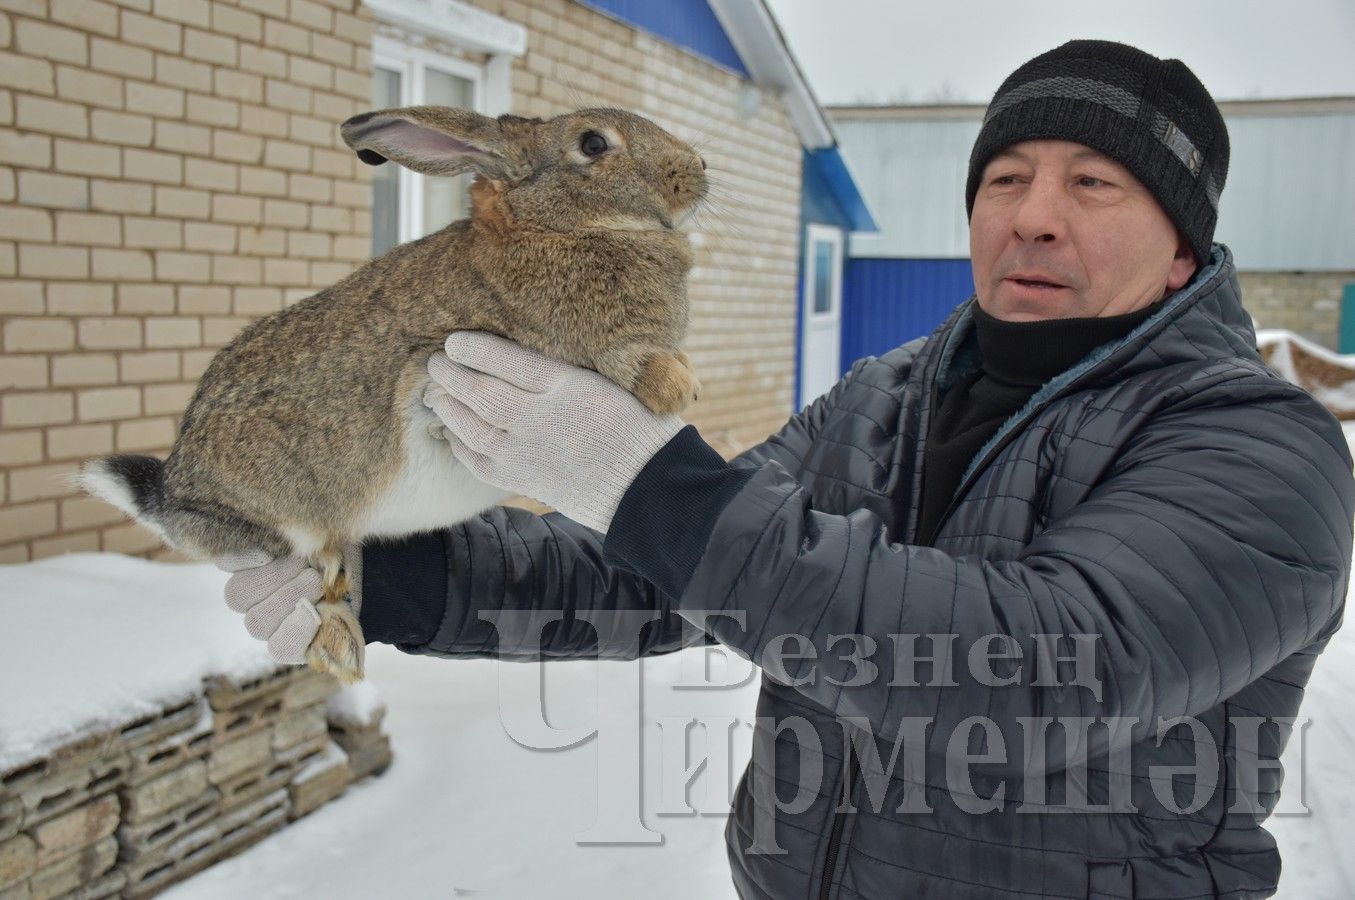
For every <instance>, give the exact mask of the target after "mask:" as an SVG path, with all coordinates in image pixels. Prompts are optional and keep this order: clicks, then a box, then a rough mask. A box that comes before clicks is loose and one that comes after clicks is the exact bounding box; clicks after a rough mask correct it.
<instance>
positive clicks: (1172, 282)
mask: <svg viewBox="0 0 1355 900" xmlns="http://www.w3.org/2000/svg"><path fill="white" fill-rule="evenodd" d="M1199 267H1200V264H1199V263H1198V262H1197V261H1196V260H1195V251H1194V250H1192V249H1191V247H1190V242H1189V241H1187V240H1186V239H1185V238H1184V237H1182V236H1181V235H1180V233H1179V232H1178V233H1177V236H1176V255H1175V256H1173V257H1172V265H1171V268H1170V269H1168V270H1167V293H1168V294H1171V293H1174V292H1175V291H1179V290H1181V288H1183V287H1185V284H1186V282H1187V281H1190V277H1191V276H1192V275H1194V274H1195V270H1196V269H1198V268H1199Z"/></svg>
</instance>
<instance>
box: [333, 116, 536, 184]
mask: <svg viewBox="0 0 1355 900" xmlns="http://www.w3.org/2000/svg"><path fill="white" fill-rule="evenodd" d="M339 133H340V134H341V135H342V136H343V139H344V142H345V143H347V144H348V146H349V147H352V148H353V150H354V152H356V153H357V155H358V159H360V160H362V161H363V162H365V163H367V164H368V165H371V166H379V165H381V164H382V163H383V162H385V161H386V160H388V159H393V160H395V161H396V162H398V163H400V164H401V165H402V166H405V167H406V168H409V169H413V170H414V171H415V172H422V173H423V174H425V175H458V174H460V173H462V172H465V171H467V170H474V171H476V172H480V173H482V174H485V175H489V176H491V177H494V178H512V177H514V176H515V175H517V174H518V173H519V171H520V170H521V169H522V168H523V167H524V163H522V162H521V159H520V157H521V155H522V154H520V153H515V152H514V150H515V149H516V145H515V144H514V143H513V142H512V141H511V140H508V139H507V138H506V136H505V135H504V134H503V131H502V129H501V128H500V127H499V123H498V122H497V121H496V120H494V119H491V118H489V117H488V116H482V115H480V114H479V113H477V112H472V111H471V110H468V109H455V108H452V107H448V106H405V107H400V108H397V109H380V110H375V111H373V112H368V113H363V114H362V115H358V116H354V117H353V118H351V119H349V120H348V121H347V122H344V123H343V124H342V125H341V126H339Z"/></svg>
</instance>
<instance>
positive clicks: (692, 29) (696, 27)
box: [579, 0, 750, 77]
mask: <svg viewBox="0 0 1355 900" xmlns="http://www.w3.org/2000/svg"><path fill="white" fill-rule="evenodd" d="M579 2H580V3H582V4H583V5H584V6H591V7H592V8H593V9H596V10H597V11H598V12H601V13H604V14H606V15H608V16H611V17H612V18H613V19H620V20H621V21H622V22H625V23H626V24H628V25H633V26H635V27H636V28H639V29H642V30H644V31H648V32H649V33H650V34H652V35H654V36H656V37H660V38H662V39H664V40H665V41H668V42H669V43H672V44H677V45H678V46H679V47H682V48H684V49H686V50H690V51H691V52H692V53H695V54H696V55H697V56H701V57H704V58H706V59H708V60H710V61H711V62H713V63H715V64H717V65H720V66H723V67H724V68H726V69H731V70H733V71H734V72H737V73H738V74H740V75H743V76H744V77H750V76H749V74H748V69H747V68H746V67H745V66H744V64H743V60H742V59H740V58H739V54H738V51H737V50H735V49H734V45H733V44H731V43H730V42H729V36H728V35H726V34H725V30H724V28H723V27H721V25H720V21H719V20H718V19H716V18H715V13H714V12H712V11H711V8H710V4H709V3H707V2H706V0H664V2H661V3H656V2H654V0H579Z"/></svg>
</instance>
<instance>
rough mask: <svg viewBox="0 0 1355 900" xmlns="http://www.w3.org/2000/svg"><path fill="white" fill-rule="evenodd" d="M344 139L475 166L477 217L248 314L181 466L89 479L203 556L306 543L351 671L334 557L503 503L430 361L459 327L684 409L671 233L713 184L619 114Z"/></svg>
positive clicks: (331, 656) (330, 657)
mask: <svg viewBox="0 0 1355 900" xmlns="http://www.w3.org/2000/svg"><path fill="white" fill-rule="evenodd" d="M341 134H342V136H343V138H344V140H345V141H346V142H347V143H348V145H349V146H350V147H351V148H352V149H353V150H354V151H355V152H357V154H358V156H359V158H361V159H362V160H363V161H364V162H367V163H370V164H373V165H379V164H381V163H383V162H385V161H387V160H394V161H396V162H398V163H400V164H402V165H405V166H407V167H409V168H411V169H414V170H415V171H419V172H422V173H424V174H426V175H432V176H450V175H455V174H458V173H460V172H463V171H468V170H469V171H473V172H475V173H476V176H477V177H476V179H475V181H474V183H473V185H472V187H471V205H472V213H471V216H470V218H468V219H462V220H460V221H457V222H453V223H452V224H451V225H449V226H447V227H446V228H444V229H442V230H440V231H438V232H435V233H433V234H430V235H428V236H426V237H424V238H421V239H419V240H415V241H411V242H409V243H407V244H403V245H401V246H399V247H396V248H395V249H393V250H391V251H390V252H389V253H386V254H385V255H383V256H381V257H379V258H377V259H373V260H371V261H370V262H368V263H367V264H366V265H364V266H362V267H361V268H359V269H358V270H356V271H355V272H353V273H352V274H351V275H349V276H348V277H347V278H344V279H343V280H342V281H340V282H338V283H337V284H335V285H333V286H331V287H329V288H326V289H324V290H322V291H320V292H319V293H317V294H315V295H314V296H312V297H309V298H307V299H305V300H302V301H301V302H299V303H297V304H295V305H293V306H290V307H288V308H286V309H283V310H281V311H280V312H277V313H273V314H272V315H269V316H266V317H264V318H261V319H259V320H257V321H255V322H254V323H252V324H251V325H250V326H249V327H247V328H245V329H244V330H243V331H242V332H241V333H240V334H239V335H238V336H237V337H236V338H235V339H234V340H233V341H232V342H231V343H230V344H229V345H228V346H226V347H225V348H223V349H222V350H221V351H220V352H218V353H217V354H216V356H215V357H213V359H212V361H211V363H210V364H209V365H208V367H207V370H206V372H205V373H204V374H203V376H202V378H201V379H200V381H199V383H198V387H197V390H196V392H195V394H194V396H193V398H192V400H191V401H190V403H189V405H188V408H187V409H186V410H185V412H184V415H183V420H182V423H181V425H180V429H179V434H178V437H177V439H176V441H175V443H174V446H173V448H172V450H171V451H170V454H169V457H168V459H166V460H164V461H163V462H162V461H160V460H158V459H154V458H151V457H146V456H127V455H121V456H112V457H105V458H102V459H97V460H94V461H91V462H88V463H86V464H85V465H84V466H83V467H82V468H81V471H80V473H79V476H78V480H79V483H80V485H81V487H83V488H84V489H85V490H86V491H88V492H89V493H92V494H94V495H96V496H99V497H102V498H103V499H105V500H107V501H109V502H111V503H113V504H114V505H116V506H118V507H119V508H121V509H122V510H123V511H124V512H126V513H127V514H128V515H130V516H131V517H133V518H134V519H136V520H137V521H139V522H141V523H142V524H144V525H146V526H148V527H149V528H151V529H152V530H154V531H155V532H156V533H157V534H159V535H160V536H161V538H162V539H163V540H164V541H165V542H166V543H167V544H169V545H170V546H173V547H175V548H178V549H180V550H182V551H184V552H185V553H187V554H189V555H191V556H194V557H198V558H212V557H217V556H222V555H226V554H233V553H239V552H242V551H245V550H249V549H253V548H258V549H262V550H264V551H266V552H268V553H269V554H271V555H274V556H278V555H287V554H298V555H302V556H306V557H307V558H308V559H309V560H310V562H311V564H312V565H314V566H315V567H316V568H318V569H319V570H320V572H321V574H322V575H323V577H324V582H325V597H324V598H323V600H322V602H321V603H319V604H318V605H317V608H318V610H319V612H320V615H321V626H320V631H319V633H318V634H317V635H316V638H315V640H314V641H313V642H312V645H311V647H310V649H309V650H308V651H307V661H308V663H310V664H311V665H312V666H314V667H315V668H318V669H321V670H323V671H328V672H330V673H332V674H334V675H336V676H337V677H339V678H340V679H341V680H343V681H345V682H348V681H354V680H357V679H359V678H361V674H362V657H363V648H364V644H365V642H364V641H363V639H362V636H361V630H360V628H359V626H358V623H357V621H356V619H354V617H353V616H352V614H351V613H350V612H349V610H348V606H347V604H345V603H342V602H340V601H341V600H342V599H343V597H344V595H345V593H346V591H347V584H346V575H345V573H344V572H343V570H342V548H343V547H344V546H346V545H349V544H352V543H355V542H360V541H362V540H363V539H366V538H373V537H388V538H389V537H398V536H402V535H408V534H412V533H416V532H420V531H427V530H431V529H436V528H442V527H447V526H450V525H453V524H456V523H457V522H461V521H464V520H465V519H468V518H470V517H472V516H474V515H475V514H477V513H479V512H481V511H483V510H484V509H487V508H488V507H490V506H491V505H493V504H494V503H495V502H497V501H499V500H501V499H503V498H504V497H505V496H507V494H506V492H504V491H502V490H499V489H497V488H494V487H492V486H490V485H487V484H485V483H483V482H480V481H478V480H477V479H476V478H474V477H473V476H472V475H471V474H470V472H469V471H468V470H467V469H466V468H465V467H463V466H461V465H460V464H459V463H458V462H457V460H456V458H455V457H454V456H453V455H452V453H451V450H450V447H449V445H448V444H447V443H446V442H445V441H444V440H442V439H441V438H440V437H435V436H434V431H435V426H437V425H440V423H439V422H437V421H436V417H435V416H434V415H433V413H432V412H431V411H430V410H428V409H427V408H426V407H425V406H424V405H423V402H422V397H423V392H424V389H425V388H426V387H427V386H428V384H429V378H428V374H427V370H426V366H427V362H428V359H429V357H430V356H431V355H432V354H434V353H436V352H437V351H439V350H440V349H441V347H442V344H443V342H444V341H445V339H446V337H447V335H448V333H449V332H452V331H456V330H462V329H472V330H482V331H489V332H494V333H496V334H499V335H502V336H504V337H507V338H509V339H511V340H514V341H517V342H519V343H521V344H522V345H524V346H526V347H529V348H532V349H534V350H537V351H539V352H541V353H545V354H547V355H550V356H553V357H556V358H558V359H561V360H563V361H565V362H568V363H572V364H574V365H579V366H585V367H588V368H591V369H595V370H596V371H598V372H599V373H601V374H603V375H605V376H606V377H608V378H610V379H611V380H613V381H615V382H616V383H617V384H619V385H621V386H622V387H624V388H626V389H627V390H630V391H631V392H633V393H634V394H635V395H636V396H637V397H638V398H639V399H640V400H642V401H643V402H644V403H645V404H646V405H647V406H648V407H649V408H650V409H652V410H653V411H655V412H679V411H681V410H682V409H683V408H684V407H685V406H686V405H687V404H688V403H689V402H690V401H691V400H693V399H695V396H696V394H697V392H698V390H699V385H698V382H697V380H696V378H695V376H694V374H693V373H692V370H691V367H690V365H689V363H688V360H687V357H686V355H685V354H684V353H682V352H681V351H680V350H679V349H678V346H679V344H680V342H681V341H682V339H683V337H684V335H685V333H686V328H687V314H688V311H687V294H686V275H687V272H688V270H689V269H690V267H691V261H692V260H691V251H690V247H689V244H688V240H687V236H686V234H685V233H683V232H681V231H679V230H677V227H676V226H677V225H678V224H679V223H680V222H681V220H682V219H683V218H684V217H685V216H686V215H687V214H688V213H690V212H691V211H692V210H693V209H694V208H695V207H696V205H697V204H699V202H700V201H701V200H702V199H703V198H704V196H705V193H706V179H705V174H704V169H705V162H704V160H702V159H701V157H700V156H699V155H698V154H697V153H696V152H695V151H694V150H693V149H692V148H691V147H689V146H688V145H686V144H685V143H683V142H682V141H680V140H678V139H677V138H675V137H673V136H672V135H671V134H669V133H668V132H666V131H664V130H663V129H662V128H660V127H659V126H658V125H656V124H654V123H653V122H651V121H649V120H647V119H645V118H643V117H641V116H638V115H634V114H632V113H629V112H625V111H623V110H617V109H585V110H580V111H578V112H574V113H568V114H565V115H561V116H556V117H555V118H552V119H548V120H541V119H527V118H522V117H518V116H512V115H504V116H500V117H498V118H497V119H494V118H489V117H486V116H482V115H479V114H477V113H474V112H471V111H469V110H464V109H453V108H449V107H432V106H415V107H403V108H396V109H387V110H378V111H374V112H370V113H365V114H363V115H359V116H355V117H353V118H352V119H349V120H348V121H347V122H345V123H344V124H343V125H342V126H341ZM599 148H602V149H599ZM430 426H433V427H432V428H430Z"/></svg>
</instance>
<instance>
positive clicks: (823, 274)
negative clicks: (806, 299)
mask: <svg viewBox="0 0 1355 900" xmlns="http://www.w3.org/2000/svg"><path fill="white" fill-rule="evenodd" d="M832 311H833V245H832V244H831V243H830V242H828V241H815V242H814V312H816V313H830V312H832Z"/></svg>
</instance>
